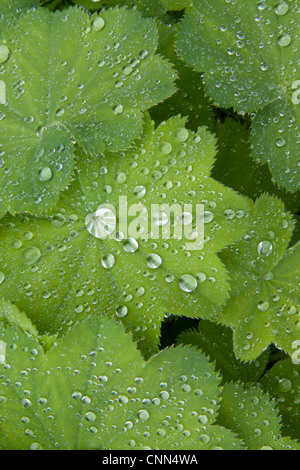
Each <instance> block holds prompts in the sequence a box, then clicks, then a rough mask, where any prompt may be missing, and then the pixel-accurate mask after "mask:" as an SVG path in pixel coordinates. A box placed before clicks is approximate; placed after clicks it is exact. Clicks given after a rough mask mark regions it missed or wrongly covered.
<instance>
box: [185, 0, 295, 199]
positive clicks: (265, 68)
mask: <svg viewBox="0 0 300 470" xmlns="http://www.w3.org/2000/svg"><path fill="white" fill-rule="evenodd" d="M299 12H300V10H299V7H298V2H297V1H295V2H289V3H288V2H286V1H284V0H281V1H278V0H270V1H268V2H267V1H260V2H253V1H252V0H247V1H245V2H231V3H228V2H226V1H224V0H223V1H220V2H210V1H208V0H202V1H200V0H194V1H193V8H192V9H191V10H190V13H189V14H188V15H187V16H186V18H185V19H184V20H183V21H182V23H181V27H180V30H179V39H178V51H179V54H180V56H181V57H182V58H183V59H184V60H185V61H186V62H187V63H188V64H189V65H191V66H192V67H194V68H195V69H196V70H198V71H199V72H205V84H206V89H207V91H208V93H209V94H210V95H211V97H212V98H213V100H214V102H215V104H216V105H217V106H221V107H224V108H230V107H232V106H233V107H234V109H235V110H236V111H237V112H239V113H251V112H252V113H254V114H253V127H252V139H251V141H252V146H253V155H254V157H255V158H257V159H259V160H260V161H261V162H262V163H266V162H267V163H268V165H269V167H270V170H271V172H272V175H273V178H274V180H275V181H276V182H277V183H278V184H279V185H280V186H284V187H285V188H287V189H288V190H290V191H296V190H298V189H299V185H300V167H299V164H298V160H299V157H298V151H297V146H298V144H299V122H300V114H299V110H300V108H299V99H298V95H299V93H298V90H299V77H298V75H297V68H298V69H299V65H300V59H299V57H300V55H299V50H298V45H299V39H300V37H299V27H298V24H299V21H300V16H299V15H300V13H299Z"/></svg>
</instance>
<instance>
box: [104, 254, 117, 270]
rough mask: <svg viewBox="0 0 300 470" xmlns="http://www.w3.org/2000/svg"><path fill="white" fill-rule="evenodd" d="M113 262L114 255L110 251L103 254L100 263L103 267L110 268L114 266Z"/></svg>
mask: <svg viewBox="0 0 300 470" xmlns="http://www.w3.org/2000/svg"><path fill="white" fill-rule="evenodd" d="M115 262H116V260H115V257H114V255H112V254H111V253H109V254H107V255H104V256H102V258H101V264H102V266H103V267H104V268H105V269H110V268H112V267H113V266H114V264H115Z"/></svg>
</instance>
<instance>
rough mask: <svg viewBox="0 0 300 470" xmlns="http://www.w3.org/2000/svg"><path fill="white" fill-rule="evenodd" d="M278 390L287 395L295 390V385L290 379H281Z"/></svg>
mask: <svg viewBox="0 0 300 470" xmlns="http://www.w3.org/2000/svg"><path fill="white" fill-rule="evenodd" d="M278 388H279V390H280V391H281V392H283V393H286V392H289V391H290V390H292V388H293V383H292V381H291V380H290V379H287V378H283V379H280V380H279V382H278Z"/></svg>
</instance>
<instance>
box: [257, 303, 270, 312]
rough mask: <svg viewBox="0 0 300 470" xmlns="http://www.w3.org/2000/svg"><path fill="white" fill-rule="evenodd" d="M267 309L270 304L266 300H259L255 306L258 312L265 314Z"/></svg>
mask: <svg viewBox="0 0 300 470" xmlns="http://www.w3.org/2000/svg"><path fill="white" fill-rule="evenodd" d="M269 307H270V304H269V302H268V301H267V300H261V301H260V302H258V304H257V308H258V310H259V311H260V312H266V311H267V310H269Z"/></svg>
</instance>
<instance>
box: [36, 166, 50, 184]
mask: <svg viewBox="0 0 300 470" xmlns="http://www.w3.org/2000/svg"><path fill="white" fill-rule="evenodd" d="M38 177H39V180H40V181H50V180H51V179H52V177H53V172H52V170H51V168H49V167H48V166H45V167H44V168H42V169H41V170H40V171H39V173H38Z"/></svg>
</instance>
